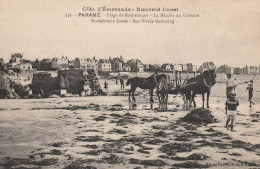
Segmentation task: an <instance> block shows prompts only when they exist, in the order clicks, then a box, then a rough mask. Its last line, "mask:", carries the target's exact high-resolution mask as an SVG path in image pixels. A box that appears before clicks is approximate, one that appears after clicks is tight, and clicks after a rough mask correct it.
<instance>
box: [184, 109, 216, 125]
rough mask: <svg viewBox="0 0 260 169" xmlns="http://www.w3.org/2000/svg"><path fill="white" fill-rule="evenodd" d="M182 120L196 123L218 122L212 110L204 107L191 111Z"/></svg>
mask: <svg viewBox="0 0 260 169" xmlns="http://www.w3.org/2000/svg"><path fill="white" fill-rule="evenodd" d="M182 121H184V122H190V123H196V124H203V123H215V122H217V120H216V119H215V118H214V116H213V115H212V112H211V111H210V110H207V109H204V108H198V109H194V110H192V111H191V112H190V113H188V114H187V115H186V116H185V117H183V118H182Z"/></svg>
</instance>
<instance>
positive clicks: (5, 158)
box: [0, 77, 260, 168]
mask: <svg viewBox="0 0 260 169" xmlns="http://www.w3.org/2000/svg"><path fill="white" fill-rule="evenodd" d="M257 79H258V77H257V78H256V80H257ZM106 81H107V82H108V84H109V90H108V94H109V95H108V96H93V97H67V98H66V97H65V98H47V99H5V100H1V109H0V131H1V132H0V133H1V134H0V142H1V146H0V168H8V167H13V168H19V167H24V168H35V167H36V168H37V167H38V168H80V167H82V168H84V167H85V168H91V167H92V168H147V167H148V168H258V167H259V166H260V160H259V156H260V144H259V143H260V130H259V129H260V125H259V122H260V106H259V105H260V104H259V103H260V102H259V100H260V99H259V91H258V89H256V90H255V91H254V94H255V93H256V94H255V99H254V101H255V103H256V104H255V105H254V106H253V107H252V108H250V107H248V105H249V103H248V101H247V98H246V97H241V96H243V95H246V93H243V92H242V94H238V100H239V102H240V106H239V108H238V115H237V116H236V119H235V126H234V130H235V131H234V132H231V131H230V130H227V129H226V128H225V127H224V126H225V121H226V114H225V110H224V106H225V97H224V96H223V94H224V93H225V90H224V89H223V91H222V87H223V86H224V84H216V85H215V86H213V88H212V95H211V97H210V108H209V110H210V111H211V112H212V115H213V116H214V117H215V119H216V120H217V122H216V123H208V124H193V123H188V122H183V121H182V120H181V118H183V117H184V116H185V115H186V114H187V113H189V112H190V111H191V110H192V109H191V110H190V109H185V108H183V100H182V97H181V96H180V95H177V96H175V95H169V104H168V110H166V111H160V110H158V109H157V107H158V100H157V99H156V97H154V98H155V103H153V104H152V105H151V104H150V103H149V95H148V91H145V90H139V89H138V90H137V92H136V94H137V95H136V96H135V97H136V100H137V101H136V108H134V109H132V108H131V103H129V101H128V97H127V90H128V88H129V87H128V86H127V87H126V89H125V90H121V89H120V85H119V84H118V85H116V84H115V81H114V80H106ZM102 82H103V81H102V80H101V81H100V83H101V85H102ZM224 87H225V86H224ZM240 88H241V91H244V86H242V87H240V86H238V88H237V90H240ZM244 92H246V91H244ZM113 93H116V94H118V96H113V95H112V94H113ZM195 99H196V102H197V106H198V107H201V105H202V101H201V96H197V97H196V98H195ZM151 106H152V109H151ZM129 108H130V109H129Z"/></svg>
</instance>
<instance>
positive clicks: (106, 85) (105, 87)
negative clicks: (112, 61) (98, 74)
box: [104, 77, 125, 91]
mask: <svg viewBox="0 0 260 169" xmlns="http://www.w3.org/2000/svg"><path fill="white" fill-rule="evenodd" d="M119 81H120V84H121V89H124V88H125V85H124V79H123V78H122V77H120V78H119ZM117 83H118V82H117V79H116V84H117ZM104 89H105V91H108V83H107V81H105V83H104Z"/></svg>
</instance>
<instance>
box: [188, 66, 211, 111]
mask: <svg viewBox="0 0 260 169" xmlns="http://www.w3.org/2000/svg"><path fill="white" fill-rule="evenodd" d="M214 84H216V74H215V70H206V71H204V72H203V73H202V74H200V75H198V76H196V77H194V78H190V79H188V80H187V87H185V89H184V93H185V96H186V100H187V101H190V105H191V103H192V102H193V104H194V107H196V103H195V100H194V97H195V96H196V94H202V101H203V104H202V107H203V108H204V101H205V96H204V94H205V93H207V108H209V95H210V90H211V87H212V86H213V85H214Z"/></svg>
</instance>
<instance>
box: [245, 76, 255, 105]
mask: <svg viewBox="0 0 260 169" xmlns="http://www.w3.org/2000/svg"><path fill="white" fill-rule="evenodd" d="M253 83H254V81H253V80H250V81H249V83H248V86H247V90H248V101H249V103H250V105H249V107H252V104H255V103H254V102H252V98H253Z"/></svg>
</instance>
